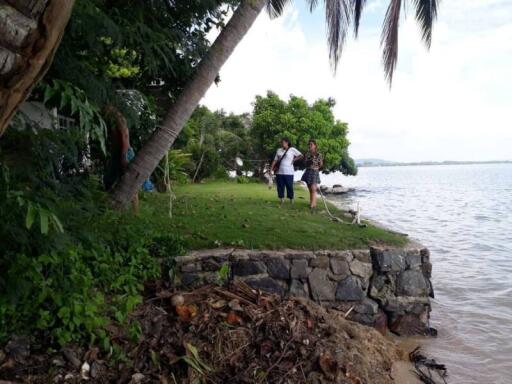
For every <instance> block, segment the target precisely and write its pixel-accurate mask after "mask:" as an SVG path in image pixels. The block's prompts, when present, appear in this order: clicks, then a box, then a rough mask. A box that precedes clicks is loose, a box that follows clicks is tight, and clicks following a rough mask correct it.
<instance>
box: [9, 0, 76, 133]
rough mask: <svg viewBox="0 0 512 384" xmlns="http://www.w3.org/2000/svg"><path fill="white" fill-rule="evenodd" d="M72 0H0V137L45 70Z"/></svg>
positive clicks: (60, 33)
mask: <svg viewBox="0 0 512 384" xmlns="http://www.w3.org/2000/svg"><path fill="white" fill-rule="evenodd" d="M73 4H74V0H0V136H1V135H2V134H3V133H4V131H5V129H6V127H7V124H8V123H9V121H10V120H11V118H12V116H13V115H14V113H15V112H16V110H17V108H18V107H19V105H20V104H21V103H22V102H23V101H24V100H25V99H26V98H27V97H28V95H29V94H30V91H31V90H32V88H33V87H34V85H35V84H37V82H38V81H39V80H40V79H41V78H42V77H43V76H44V74H45V73H46V71H47V70H48V68H49V66H50V64H51V62H52V60H53V56H54V54H55V51H56V50H57V47H58V46H59V44H60V41H61V39H62V35H63V34H64V29H65V28H66V25H67V22H68V21H69V18H70V16H71V10H72V8H73Z"/></svg>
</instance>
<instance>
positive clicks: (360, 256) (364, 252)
mask: <svg viewBox="0 0 512 384" xmlns="http://www.w3.org/2000/svg"><path fill="white" fill-rule="evenodd" d="M352 255H353V256H354V258H355V259H357V260H359V261H361V262H362V263H371V262H372V257H371V255H370V250H369V249H356V250H355V251H352Z"/></svg>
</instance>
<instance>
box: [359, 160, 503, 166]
mask: <svg viewBox="0 0 512 384" xmlns="http://www.w3.org/2000/svg"><path fill="white" fill-rule="evenodd" d="M472 164H512V160H491V161H419V162H411V163H393V162H383V163H370V162H368V163H364V162H363V163H359V164H357V166H358V167H360V168H372V167H406V166H421V165H472Z"/></svg>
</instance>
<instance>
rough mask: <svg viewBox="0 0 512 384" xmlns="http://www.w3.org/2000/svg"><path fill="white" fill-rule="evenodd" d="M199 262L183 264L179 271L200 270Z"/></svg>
mask: <svg viewBox="0 0 512 384" xmlns="http://www.w3.org/2000/svg"><path fill="white" fill-rule="evenodd" d="M200 271H201V264H199V263H191V264H183V265H182V266H181V272H200Z"/></svg>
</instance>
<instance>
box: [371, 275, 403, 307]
mask: <svg viewBox="0 0 512 384" xmlns="http://www.w3.org/2000/svg"><path fill="white" fill-rule="evenodd" d="M395 289H396V285H395V278H394V276H393V275H390V274H384V275H373V277H372V280H371V283H370V290H369V292H370V297H371V298H373V299H376V300H379V301H380V302H381V303H383V302H385V301H386V300H387V299H388V298H390V297H394V296H395Z"/></svg>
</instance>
